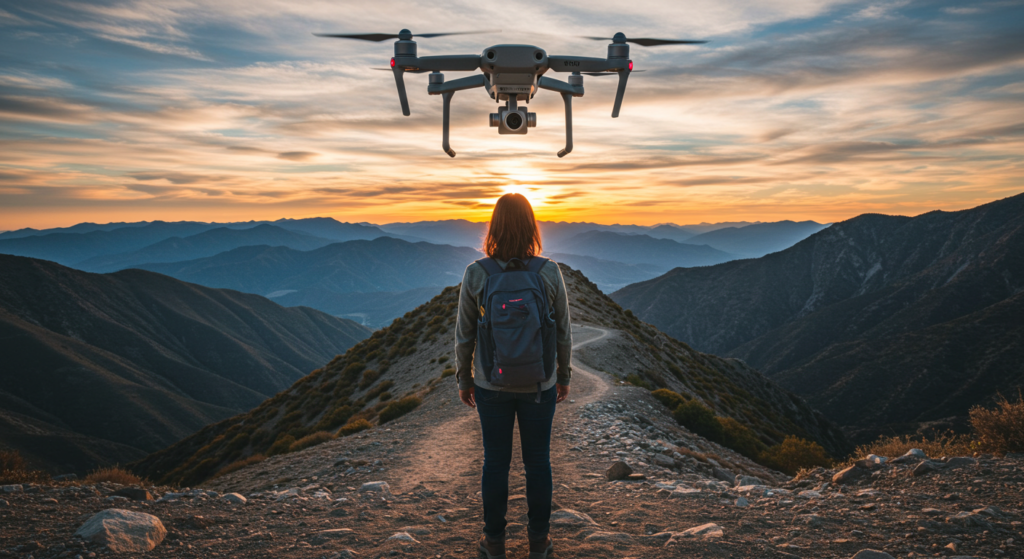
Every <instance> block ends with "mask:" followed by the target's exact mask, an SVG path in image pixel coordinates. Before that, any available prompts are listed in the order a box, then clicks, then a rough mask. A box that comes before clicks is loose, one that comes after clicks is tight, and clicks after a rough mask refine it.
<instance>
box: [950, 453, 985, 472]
mask: <svg viewBox="0 0 1024 559" xmlns="http://www.w3.org/2000/svg"><path fill="white" fill-rule="evenodd" d="M977 465H978V461H977V460H975V459H974V458H971V457H970V456H957V457H955V458H950V459H949V460H946V468H947V469H949V470H955V469H957V468H970V467H974V466H977Z"/></svg>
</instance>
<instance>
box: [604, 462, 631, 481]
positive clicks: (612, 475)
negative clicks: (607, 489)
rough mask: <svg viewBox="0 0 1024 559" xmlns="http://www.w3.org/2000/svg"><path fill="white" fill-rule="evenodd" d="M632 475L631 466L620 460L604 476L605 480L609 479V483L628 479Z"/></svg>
mask: <svg viewBox="0 0 1024 559" xmlns="http://www.w3.org/2000/svg"><path fill="white" fill-rule="evenodd" d="M632 473H633V468H630V467H629V464H626V463H625V462H623V461H621V460H620V461H618V462H615V463H614V464H612V465H611V467H609V468H608V471H606V472H605V473H604V475H605V478H607V479H608V481H618V480H620V479H626V478H627V477H628V476H629V475H630V474H632Z"/></svg>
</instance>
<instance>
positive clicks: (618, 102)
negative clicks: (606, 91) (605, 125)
mask: <svg viewBox="0 0 1024 559" xmlns="http://www.w3.org/2000/svg"><path fill="white" fill-rule="evenodd" d="M628 79H629V70H628V69H627V70H622V71H621V72H619V87H618V89H616V90H615V106H613V107H612V118H619V109H621V108H622V97H623V95H625V94H626V80H628Z"/></svg>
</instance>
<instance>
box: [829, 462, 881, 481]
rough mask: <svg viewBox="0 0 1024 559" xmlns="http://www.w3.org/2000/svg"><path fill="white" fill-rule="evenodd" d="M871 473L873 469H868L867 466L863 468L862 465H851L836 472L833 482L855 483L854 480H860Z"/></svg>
mask: <svg viewBox="0 0 1024 559" xmlns="http://www.w3.org/2000/svg"><path fill="white" fill-rule="evenodd" d="M870 474H871V471H870V470H868V469H867V468H862V467H860V466H857V465H854V466H850V467H849V468H846V469H845V470H842V471H840V472H836V474H835V475H834V476H832V483H836V484H845V483H853V482H855V481H857V480H859V479H861V478H864V477H866V476H868V475H870Z"/></svg>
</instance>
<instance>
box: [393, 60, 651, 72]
mask: <svg viewBox="0 0 1024 559" xmlns="http://www.w3.org/2000/svg"><path fill="white" fill-rule="evenodd" d="M632 65H633V64H632V63H630V66H632ZM391 67H392V68H394V67H395V59H394V58H392V59H391ZM630 70H632V68H630Z"/></svg>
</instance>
